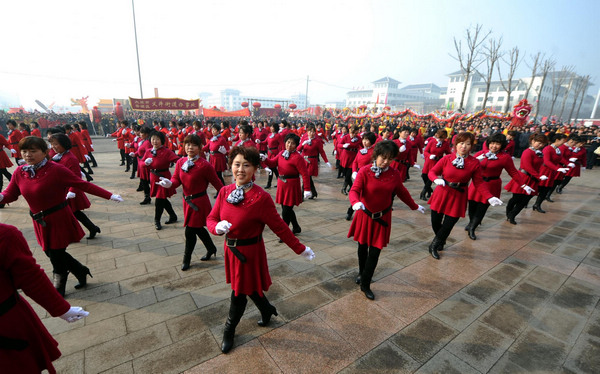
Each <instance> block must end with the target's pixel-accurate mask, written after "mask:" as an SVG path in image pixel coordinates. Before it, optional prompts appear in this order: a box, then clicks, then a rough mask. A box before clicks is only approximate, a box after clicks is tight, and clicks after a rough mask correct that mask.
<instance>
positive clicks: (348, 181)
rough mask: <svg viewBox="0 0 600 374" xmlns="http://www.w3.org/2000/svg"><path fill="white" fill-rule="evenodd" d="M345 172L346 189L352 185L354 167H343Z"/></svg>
mask: <svg viewBox="0 0 600 374" xmlns="http://www.w3.org/2000/svg"><path fill="white" fill-rule="evenodd" d="M343 170H344V171H343V174H344V189H346V187H350V188H351V187H352V168H343Z"/></svg>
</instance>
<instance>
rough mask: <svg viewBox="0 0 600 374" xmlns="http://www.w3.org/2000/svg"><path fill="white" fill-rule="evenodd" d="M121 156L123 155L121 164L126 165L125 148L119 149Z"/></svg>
mask: <svg viewBox="0 0 600 374" xmlns="http://www.w3.org/2000/svg"><path fill="white" fill-rule="evenodd" d="M119 154H121V163H123V164H124V163H125V160H126V157H125V148H121V149H119Z"/></svg>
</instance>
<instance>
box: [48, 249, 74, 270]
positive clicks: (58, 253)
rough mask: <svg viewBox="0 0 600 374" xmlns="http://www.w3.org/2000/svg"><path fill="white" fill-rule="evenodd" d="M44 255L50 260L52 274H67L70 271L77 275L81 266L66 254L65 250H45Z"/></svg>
mask: <svg viewBox="0 0 600 374" xmlns="http://www.w3.org/2000/svg"><path fill="white" fill-rule="evenodd" d="M44 253H46V256H48V258H49V259H50V263H51V264H52V272H53V273H56V274H67V273H68V272H69V271H70V272H72V273H75V274H77V273H78V272H79V270H80V268H81V267H82V266H83V265H82V264H81V263H80V262H79V261H77V260H76V259H75V258H73V256H71V255H70V254H69V253H68V252H67V249H66V248H59V249H47V250H46V251H45V252H44Z"/></svg>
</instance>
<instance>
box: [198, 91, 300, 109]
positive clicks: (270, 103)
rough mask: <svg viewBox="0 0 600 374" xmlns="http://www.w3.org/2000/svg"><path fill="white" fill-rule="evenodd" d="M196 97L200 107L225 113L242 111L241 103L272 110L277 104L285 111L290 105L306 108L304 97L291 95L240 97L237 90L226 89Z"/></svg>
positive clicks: (203, 93) (202, 93)
mask: <svg viewBox="0 0 600 374" xmlns="http://www.w3.org/2000/svg"><path fill="white" fill-rule="evenodd" d="M198 96H199V97H200V99H201V100H202V101H201V102H200V105H201V106H203V107H204V108H212V107H213V106H216V107H217V108H219V109H221V108H223V109H225V110H226V111H233V110H240V109H242V103H243V102H246V103H248V105H249V106H250V107H252V104H253V103H255V102H259V103H260V105H261V108H273V107H274V106H275V105H276V104H279V105H281V107H282V108H284V109H286V108H288V107H289V105H290V104H292V103H294V104H296V105H297V109H304V108H306V107H307V100H306V95H293V96H291V97H289V98H285V97H267V96H258V95H256V96H252V95H241V92H240V91H239V90H235V89H231V88H228V89H225V90H221V91H219V93H218V94H217V95H213V94H212V93H210V92H201V93H200V94H198Z"/></svg>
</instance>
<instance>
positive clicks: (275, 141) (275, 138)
mask: <svg viewBox="0 0 600 374" xmlns="http://www.w3.org/2000/svg"><path fill="white" fill-rule="evenodd" d="M269 130H270V131H271V134H270V135H269V136H268V137H267V150H268V152H267V156H268V157H269V158H271V157H274V156H276V155H277V154H279V152H280V151H281V150H282V149H283V138H282V137H281V135H280V134H279V125H278V124H277V123H275V122H273V123H271V125H270V126H269ZM273 174H275V177H276V178H279V170H278V169H277V168H276V167H273V168H271V173H269V179H268V180H267V185H266V186H265V189H269V188H271V183H272V182H273ZM275 187H277V186H275Z"/></svg>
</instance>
